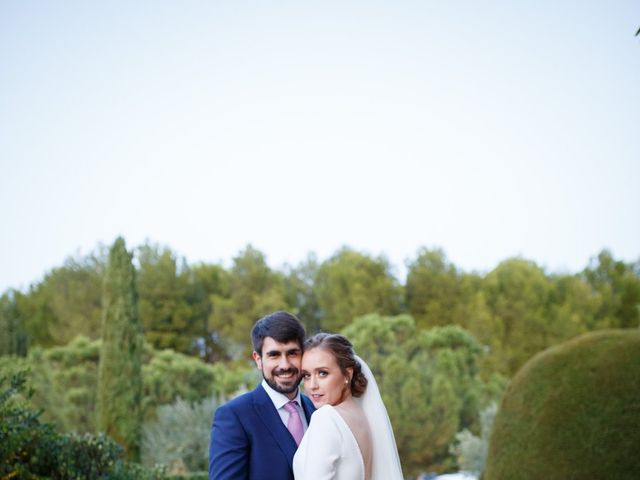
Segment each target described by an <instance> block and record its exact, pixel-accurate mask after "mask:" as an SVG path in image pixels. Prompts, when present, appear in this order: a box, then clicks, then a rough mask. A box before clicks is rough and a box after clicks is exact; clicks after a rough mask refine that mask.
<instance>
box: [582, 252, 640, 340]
mask: <svg viewBox="0 0 640 480" xmlns="http://www.w3.org/2000/svg"><path fill="white" fill-rule="evenodd" d="M582 275H583V277H584V279H585V280H586V282H587V284H588V285H589V286H590V287H591V291H592V294H593V296H594V297H595V302H596V311H595V315H594V318H593V321H592V323H591V325H589V327H591V328H594V327H595V328H632V327H640V262H637V263H636V264H626V263H624V262H622V261H617V260H614V258H613V256H612V255H611V253H610V252H609V251H607V250H603V251H602V252H600V254H599V255H598V256H597V258H595V259H592V260H591V262H590V265H589V267H587V268H586V269H585V270H584V271H583V272H582Z"/></svg>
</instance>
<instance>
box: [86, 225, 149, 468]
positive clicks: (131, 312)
mask: <svg viewBox="0 0 640 480" xmlns="http://www.w3.org/2000/svg"><path fill="white" fill-rule="evenodd" d="M131 258H132V256H131V254H130V253H129V252H128V251H127V249H126V246H125V242H124V239H122V237H118V239H116V241H115V243H114V244H113V247H111V250H110V251H109V260H108V263H107V269H106V272H105V277H104V285H103V294H102V295H103V298H102V302H103V312H102V350H101V352H100V366H99V370H98V399H97V426H98V430H99V431H102V432H105V433H107V434H108V435H109V436H110V437H112V438H113V439H114V440H116V441H117V442H118V443H120V444H121V445H122V446H124V447H125V450H126V452H127V457H128V458H129V459H130V460H138V458H139V454H140V438H141V421H142V415H141V400H142V374H141V357H142V326H141V323H140V318H139V314H138V295H137V292H136V288H135V270H134V268H133V265H132V263H131Z"/></svg>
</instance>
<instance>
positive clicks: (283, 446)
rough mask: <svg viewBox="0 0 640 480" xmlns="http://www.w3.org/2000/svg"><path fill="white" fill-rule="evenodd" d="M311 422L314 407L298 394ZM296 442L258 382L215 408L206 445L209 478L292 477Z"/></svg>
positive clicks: (259, 479) (264, 479)
mask: <svg viewBox="0 0 640 480" xmlns="http://www.w3.org/2000/svg"><path fill="white" fill-rule="evenodd" d="M300 398H301V399H302V409H303V410H304V413H305V416H306V417H307V424H308V423H309V422H310V421H311V414H312V413H313V411H314V410H315V409H314V407H313V404H312V403H311V400H309V399H308V398H307V397H305V396H304V395H301V396H300ZM297 448H298V447H297V445H296V442H295V440H294V439H293V437H292V436H291V433H289V430H287V427H286V426H285V425H284V423H283V422H282V419H281V418H280V415H279V414H278V412H277V410H276V408H275V407H274V405H273V402H272V401H271V399H270V398H269V395H267V392H265V390H264V388H262V385H258V386H257V387H256V388H255V390H252V391H251V392H247V393H245V394H243V395H240V396H239V397H236V398H234V399H233V400H231V401H230V402H227V403H226V404H224V405H221V406H220V407H218V408H217V409H216V413H215V416H214V419H213V426H212V427H211V443H210V444H209V480H245V479H246V480H249V479H250V480H293V470H292V462H293V455H294V454H295V453H296V449H297Z"/></svg>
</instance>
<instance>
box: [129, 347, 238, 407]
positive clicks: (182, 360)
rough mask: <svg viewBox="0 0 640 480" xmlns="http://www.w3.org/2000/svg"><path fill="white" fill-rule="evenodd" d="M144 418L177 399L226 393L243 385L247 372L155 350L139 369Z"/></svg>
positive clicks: (192, 398) (166, 351)
mask: <svg viewBox="0 0 640 480" xmlns="http://www.w3.org/2000/svg"><path fill="white" fill-rule="evenodd" d="M142 374H143V379H144V407H145V408H144V411H145V418H153V417H154V416H155V415H156V409H157V408H158V407H160V406H162V405H167V404H171V403H172V402H174V401H176V400H177V399H178V398H182V399H184V400H185V401H188V402H198V401H201V400H202V399H204V398H206V397H209V396H211V395H214V396H221V397H224V396H228V395H230V394H232V393H234V392H236V391H237V390H238V389H240V388H242V387H243V386H246V385H247V384H248V383H249V382H250V379H249V377H248V375H247V374H248V371H247V370H246V369H243V368H233V367H232V366H231V365H223V364H222V363H218V364H215V365H209V364H206V363H203V362H202V361H201V360H198V359H197V358H193V357H189V356H187V355H183V354H180V353H177V352H173V351H172V350H162V351H159V352H156V353H155V354H154V355H153V357H152V358H151V359H150V360H149V362H148V363H147V364H145V365H144V367H143V369H142Z"/></svg>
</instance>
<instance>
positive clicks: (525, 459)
mask: <svg viewBox="0 0 640 480" xmlns="http://www.w3.org/2000/svg"><path fill="white" fill-rule="evenodd" d="M638 425H640V330H635V329H634V330H605V331H599V332H594V333H588V334H585V335H582V336H580V337H578V338H575V339H573V340H571V341H568V342H566V343H563V344H561V345H558V346H556V347H552V348H549V349H547V350H545V351H544V352H542V353H540V354H538V355H536V356H535V357H534V358H533V359H531V360H530V361H529V362H527V363H526V364H525V366H524V367H523V368H522V369H521V370H520V371H519V372H518V373H517V374H516V376H515V377H514V378H513V380H512V381H511V383H510V384H509V386H508V388H507V390H506V392H505V394H504V397H503V400H502V404H501V406H500V409H499V410H498V413H497V415H496V418H495V420H494V424H493V430H492V432H491V437H490V442H489V454H488V458H487V467H486V470H485V472H484V476H483V478H484V479H485V480H502V479H512V478H513V479H518V480H530V479H536V480H537V479H540V478H544V479H568V478H576V479H577V478H593V479H599V478H615V479H616V480H626V479H629V480H632V479H634V480H635V479H638V478H640V459H639V457H638V445H640V428H638Z"/></svg>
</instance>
